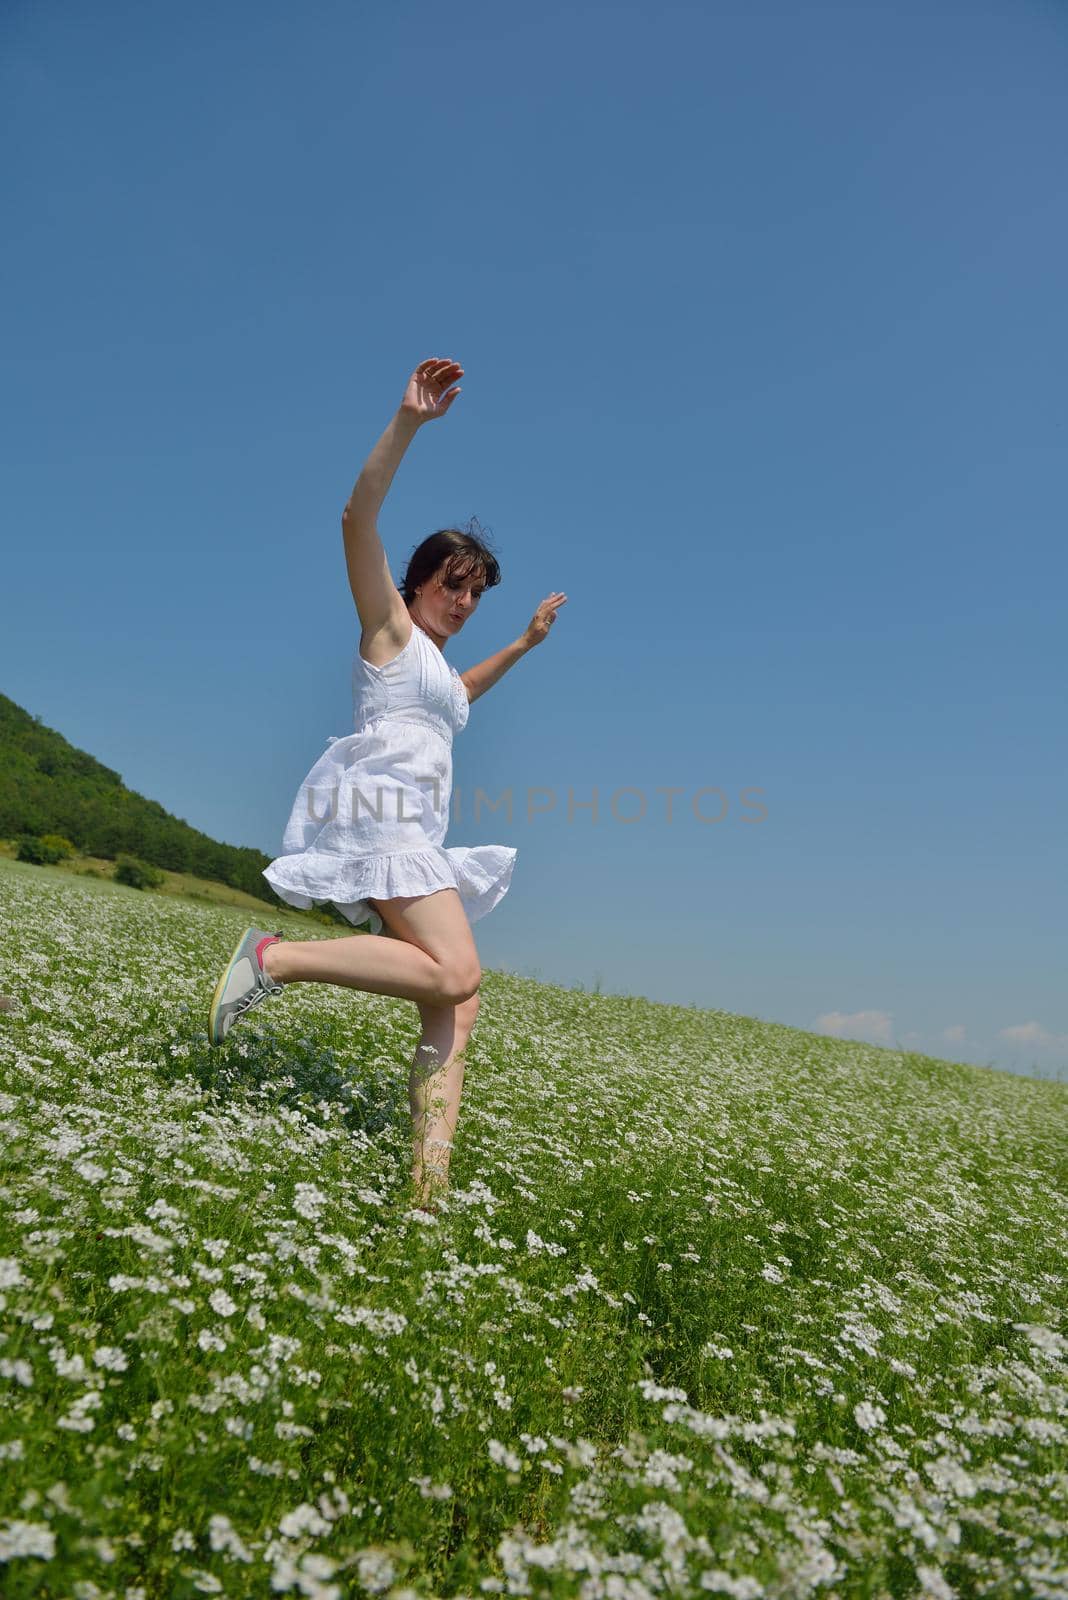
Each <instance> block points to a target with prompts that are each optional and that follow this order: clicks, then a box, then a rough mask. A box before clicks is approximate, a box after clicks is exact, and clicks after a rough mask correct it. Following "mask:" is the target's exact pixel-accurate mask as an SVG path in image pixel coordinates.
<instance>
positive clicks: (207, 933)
mask: <svg viewBox="0 0 1068 1600" xmlns="http://www.w3.org/2000/svg"><path fill="white" fill-rule="evenodd" d="M264 911H265V915H266V916H267V918H269V919H270V920H269V923H268V925H269V926H271V927H272V928H273V927H278V928H282V929H283V930H286V931H290V932H291V933H292V934H293V936H294V937H308V936H313V937H326V938H329V937H334V935H333V934H332V933H331V932H330V931H329V930H323V929H311V928H309V925H308V923H307V922H306V921H301V920H300V919H298V918H292V919H290V918H288V917H287V915H286V913H285V912H282V913H278V912H271V911H270V910H269V909H268V908H266V907H265V908H264ZM246 923H247V917H246V914H245V913H244V912H242V911H240V910H235V909H232V908H223V907H212V906H208V905H205V904H201V903H193V902H185V901H182V900H180V899H175V898H163V897H160V896H154V895H151V894H143V893H139V892H137V891H135V890H131V889H124V888H122V887H121V886H116V885H114V884H111V883H106V882H98V881H95V880H91V879H81V878H73V877H71V878H68V879H64V878H62V877H61V876H60V875H59V874H45V873H41V872H39V871H37V869H35V868H33V867H29V866H25V865H21V864H17V863H11V862H6V861H5V862H0V928H2V934H3V940H2V949H3V971H2V974H0V990H3V991H4V992H6V993H7V994H9V995H12V996H13V997H14V999H15V1007H14V1009H13V1010H12V1011H10V1012H0V1122H2V1148H3V1158H2V1170H0V1199H2V1202H3V1203H2V1208H0V1216H2V1221H0V1229H2V1237H0V1311H2V1327H0V1461H2V1463H3V1468H2V1475H0V1564H2V1565H0V1587H2V1589H3V1593H4V1595H5V1596H6V1597H8V1600H22V1597H29V1596H57V1597H58V1596H61V1595H62V1596H73V1597H75V1600H111V1597H115V1600H150V1597H151V1600H155V1597H157V1596H159V1597H164V1596H166V1597H167V1600H171V1597H177V1600H184V1597H193V1596H198V1595H203V1594H208V1595H212V1594H214V1595H225V1596H229V1597H242V1600H244V1597H253V1596H256V1597H263V1596H265V1595H268V1594H279V1593H293V1594H297V1595H305V1596H310V1597H312V1600H342V1597H343V1596H348V1595H350V1594H351V1595H364V1594H372V1595H385V1596H387V1597H393V1600H414V1597H415V1596H417V1595H419V1596H422V1595H449V1596H451V1595H458V1594H463V1595H470V1596H472V1597H477V1596H481V1595H485V1594H494V1593H505V1594H517V1595H533V1596H542V1595H546V1596H548V1595H551V1596H581V1597H583V1600H602V1597H605V1600H609V1597H611V1600H617V1597H618V1600H645V1597H647V1596H648V1597H653V1596H660V1595H665V1594H671V1595H673V1596H687V1595H694V1596H697V1595H702V1596H708V1595H709V1594H712V1595H726V1596H729V1597H733V1600H760V1597H763V1596H768V1597H789V1600H793V1597H798V1600H800V1597H804V1596H809V1595H819V1596H823V1597H827V1600H832V1597H840V1600H846V1597H850V1600H851V1597H853V1596H871V1597H881V1596H895V1597H896V1596H910V1595H923V1596H932V1597H934V1600H950V1597H953V1596H957V1595H959V1596H963V1597H967V1596H979V1595H982V1596H996V1597H999V1600H1000V1597H1004V1600H1009V1597H1010V1596H1011V1597H1014V1600H1015V1597H1018V1596H1042V1597H1054V1596H1060V1597H1063V1596H1065V1595H1066V1594H1068V1551H1066V1532H1068V1513H1066V1497H1068V1449H1066V1443H1068V1429H1066V1425H1065V1424H1066V1412H1068V1382H1066V1379H1068V1336H1066V1335H1068V1330H1066V1328H1065V1270H1066V1269H1065V1263H1066V1259H1068V1252H1066V1246H1068V1203H1066V1186H1065V1177H1066V1169H1068V1137H1066V1135H1068V1088H1066V1087H1065V1086H1064V1085H1062V1084H1056V1083H1051V1082H1044V1081H1039V1080H1035V1079H1027V1078H1021V1077H1017V1076H1014V1075H1011V1074H1007V1073H1000V1072H996V1071H992V1070H986V1069H980V1068H974V1067H966V1066H961V1065H957V1064H954V1063H949V1062H944V1061H936V1060H932V1059H929V1058H925V1057H920V1056H914V1055H902V1054H900V1053H897V1052H894V1051H890V1050H885V1049H879V1048H877V1047H874V1046H866V1045H861V1044H853V1043H848V1042H843V1041H838V1040H831V1039H827V1038H823V1037H820V1036H818V1035H814V1034H808V1033H803V1032H799V1031H797V1030H794V1029H790V1028H785V1027H776V1026H770V1025H767V1024H763V1023H758V1022H754V1021H750V1020H748V1019H746V1018H743V1017H738V1016H733V1015H730V1014H729V1013H726V1012H719V1011H698V1010H694V1009H686V1008H682V1007H678V1006H669V1005H658V1004H653V1003H650V1002H648V1001H645V1000H637V999H629V998H626V997H620V996H610V995H600V994H596V995H595V994H588V993H583V992H581V991H575V990H567V989H562V988H558V987H555V986H552V985H549V984H540V983H536V982H533V981H531V980H528V979H521V978H516V977H511V976H508V975H505V974H501V973H494V972H487V973H486V974H485V976H484V979H483V985H482V999H483V1004H482V1010H481V1013H480V1016H479V1019H478V1023H477V1025H476V1028H475V1032H474V1035H473V1037H472V1040H471V1044H470V1046H469V1048H468V1052H467V1058H468V1067H467V1078H466V1084H465V1089H464V1100H463V1107H462V1111H461V1123H460V1128H459V1132H458V1138H457V1145H456V1149H455V1152H454V1157H453V1163H452V1180H453V1181H452V1189H451V1191H450V1194H449V1197H448V1200H447V1202H446V1206H445V1209H444V1210H443V1212H442V1214H441V1215H440V1216H438V1217H436V1218H434V1217H430V1216H428V1215H425V1214H422V1213H418V1212H414V1211H412V1210H411V1209H410V1208H409V1206H408V1204H407V1198H406V1196H407V1177H408V1167H409V1158H410V1126H409V1117H408V1100H407V1073H408V1063H409V1061H410V1058H411V1055H412V1052H413V1050H414V1048H415V1044H416V1040H417V1034H418V1022H417V1013H416V1011H415V1008H414V1007H413V1006H411V1005H410V1004H409V1003H407V1002H405V1001H399V1000H393V999H390V998H387V997H384V996H377V995H368V994H363V993H360V992H358V991H354V990H343V989H337V988H331V987H328V986H296V987H293V988H291V989H288V990H287V991H286V993H285V994H284V995H283V996H281V997H279V998H278V999H274V1000H271V1001H269V1002H267V1003H266V1004H265V1005H264V1006H263V1007H261V1008H260V1010H259V1011H257V1012H256V1013H255V1014H254V1015H253V1016H252V1017H251V1018H249V1019H248V1020H246V1021H245V1022H243V1023H241V1024H239V1025H238V1027H237V1028H235V1030H234V1032H233V1033H232V1035H231V1036H230V1039H229V1040H228V1041H227V1044H226V1045H225V1046H224V1047H223V1048H221V1049H216V1050H213V1049H210V1048H209V1046H208V1044H207V1037H206V1032H205V1025H206V1014H207V1006H208V1001H209V999H210V996H211V992H212V988H213V986H214V982H215V978H216V976H217V974H218V972H219V970H220V968H221V965H222V963H223V961H224V960H225V958H226V956H227V955H228V953H229V951H230V949H231V947H232V945H233V943H234V941H235V939H236V938H237V936H238V934H239V933H240V932H241V931H242V929H243V928H244V927H245V926H246Z"/></svg>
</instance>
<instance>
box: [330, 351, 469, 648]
mask: <svg viewBox="0 0 1068 1600" xmlns="http://www.w3.org/2000/svg"><path fill="white" fill-rule="evenodd" d="M462 371H463V369H462V368H461V367H458V366H457V365H456V363H455V362H453V361H438V360H436V359H434V360H430V361H422V362H420V364H419V366H418V367H416V369H415V371H414V372H413V374H412V376H411V378H410V379H409V380H408V387H407V389H406V390H405V394H404V399H403V400H402V401H401V404H400V408H399V409H398V411H397V412H396V413H395V414H394V416H393V417H392V418H391V419H390V421H389V423H388V424H387V426H386V430H385V432H384V433H383V435H382V437H381V438H380V439H379V441H378V443H377V444H376V445H375V447H374V449H373V450H372V451H371V454H370V455H369V456H368V458H367V460H366V461H365V463H364V466H363V470H362V472H361V473H360V476H359V477H358V478H357V480H356V485H355V487H354V489H353V491H352V493H351V495H350V496H349V499H348V504H347V505H346V507H345V509H344V511H343V512H342V515H341V530H342V534H343V536H344V540H345V561H346V563H347V565H348V573H349V587H350V588H351V590H352V598H353V600H354V601H355V602H356V610H357V612H358V613H359V618H360V622H361V624H362V626H363V629H364V632H365V633H368V634H370V633H374V632H375V631H377V629H379V628H381V627H382V626H383V625H384V624H386V623H388V622H389V621H390V619H391V618H393V617H399V616H401V615H402V613H403V612H404V610H405V605H404V601H403V600H402V599H401V595H400V591H399V589H398V588H397V585H396V584H395V583H394V581H393V577H392V574H391V573H390V570H389V562H388V560H387V559H386V552H385V550H384V549H383V547H382V541H381V539H380V538H379V536H378V521H377V519H378V513H379V510H380V509H381V505H382V502H383V500H384V499H385V498H386V493H387V491H388V489H389V486H390V484H391V483H392V482H393V475H394V473H395V472H396V470H397V468H398V467H399V466H400V463H401V457H402V456H403V455H404V452H405V451H406V450H407V448H408V446H409V445H410V444H411V442H412V440H413V438H414V437H415V435H416V433H417V432H418V431H419V429H420V428H421V427H422V425H423V423H424V422H429V421H430V420H431V419H432V418H434V417H441V416H444V415H445V412H446V411H447V410H448V409H449V406H450V405H451V404H452V402H453V400H454V398H455V397H456V395H458V394H459V393H460V390H459V389H458V388H455V389H452V390H450V392H449V393H448V394H445V392H444V391H445V389H446V388H447V387H448V385H449V384H450V383H452V381H453V379H454V377H456V376H459V375H460V374H461V373H462Z"/></svg>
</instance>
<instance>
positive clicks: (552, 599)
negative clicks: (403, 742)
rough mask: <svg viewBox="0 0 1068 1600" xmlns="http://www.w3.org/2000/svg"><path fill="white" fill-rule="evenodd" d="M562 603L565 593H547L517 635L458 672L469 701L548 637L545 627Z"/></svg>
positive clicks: (563, 603) (552, 619) (549, 626)
mask: <svg viewBox="0 0 1068 1600" xmlns="http://www.w3.org/2000/svg"><path fill="white" fill-rule="evenodd" d="M566 604H567V595H566V594H564V593H563V592H562V591H557V592H556V593H555V594H551V595H549V597H548V599H547V600H543V601H542V603H541V605H540V606H539V607H538V609H537V610H536V611H535V613H534V615H533V617H532V618H531V620H530V623H529V625H528V626H527V629H526V632H525V633H524V634H523V636H522V637H521V638H519V639H515V640H514V641H513V642H512V643H511V644H506V645H505V647H504V649H503V650H498V651H497V654H496V655H495V656H487V657H486V659H485V661H480V662H479V664H478V666H477V667H468V669H467V671H466V672H461V674H460V678H461V681H462V682H463V685H464V688H465V689H466V690H467V699H468V702H469V703H470V702H471V701H472V700H477V699H478V697H479V695H480V694H485V692H486V690H487V689H492V688H493V685H494V684H495V683H496V682H497V681H498V680H499V679H500V678H503V677H504V674H505V673H506V672H507V671H508V668H509V667H514V666H515V664H516V662H517V661H518V660H519V658H520V656H525V655H526V653H527V651H528V650H533V648H534V646H535V645H536V644H541V641H542V640H543V639H545V638H547V637H548V634H549V629H550V628H551V626H552V624H553V623H554V622H555V621H556V613H557V611H558V610H559V608H560V607H561V606H562V605H566Z"/></svg>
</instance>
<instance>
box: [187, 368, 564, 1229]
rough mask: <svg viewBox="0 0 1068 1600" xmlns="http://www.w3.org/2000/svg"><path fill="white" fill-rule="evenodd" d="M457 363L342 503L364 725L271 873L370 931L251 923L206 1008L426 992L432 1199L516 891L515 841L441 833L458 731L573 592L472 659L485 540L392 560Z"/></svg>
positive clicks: (471, 538) (425, 1150)
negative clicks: (508, 901) (395, 516)
mask: <svg viewBox="0 0 1068 1600" xmlns="http://www.w3.org/2000/svg"><path fill="white" fill-rule="evenodd" d="M462 376H463V368H462V367H460V366H458V365H457V364H456V362H454V361H441V360H437V359H431V360H428V361H422V362H420V364H419V366H418V367H417V368H416V369H415V371H414V372H413V374H412V376H411V378H410V379H409V380H408V386H407V388H406V390H405V392H404V398H403V400H402V401H401V404H400V409H399V410H398V411H397V413H396V415H395V416H394V417H393V419H392V421H391V422H390V423H389V425H388V427H387V428H386V431H385V432H384V433H383V435H382V437H381V438H380V439H379V441H378V443H377V444H376V445H375V447H374V449H373V450H372V452H371V454H370V456H369V457H368V459H367V461H366V463H365V465H364V468H363V471H362V472H361V473H360V476H359V478H358V479H357V482H356V487H355V488H354V489H353V491H352V494H351V496H350V498H349V502H348V505H347V506H346V507H345V511H344V514H343V516H342V519H341V524H342V530H343V533H344V542H345V556H346V560H347V562H348V573H349V584H350V586H351V588H352V596H353V599H354V600H355V602H356V610H357V613H358V615H359V618H360V625H361V628H362V632H361V635H360V643H359V648H358V650H357V652H356V655H355V658H354V661H353V707H354V714H353V725H354V732H353V733H352V734H350V735H349V736H347V737H346V738H344V739H331V740H330V742H329V744H328V746H327V749H326V750H325V752H324V753H323V755H322V756H321V757H320V758H319V760H318V761H317V762H316V764H315V766H314V767H313V768H312V770H311V772H310V773H309V774H308V776H307V777H306V778H305V780H304V783H303V784H302V785H301V789H300V792H299V794H298V795H297V798H296V801H295V802H294V805H293V809H292V813H291V815H290V819H289V823H288V825H287V827H286V831H285V836H284V839H283V844H282V852H283V853H282V854H281V855H280V856H279V857H278V858H277V860H275V861H272V862H271V864H270V866H269V867H267V868H265V870H264V877H265V878H266V879H267V881H268V882H269V883H270V884H271V886H272V887H273V888H274V890H275V892H276V893H277V894H278V895H279V897H280V898H281V899H282V900H284V901H286V903H287V904H289V905H292V906H297V907H298V908H300V909H307V908H308V907H309V906H311V905H314V904H316V903H322V902H325V901H331V902H332V903H333V904H334V905H335V906H337V908H338V910H339V911H340V912H341V913H342V914H343V915H344V916H345V917H346V918H347V919H348V921H350V922H351V923H353V924H354V925H357V924H360V923H363V922H366V923H368V924H369V926H370V929H371V932H370V934H369V935H366V934H365V935H361V936H354V937H351V938H343V939H311V940H304V941H296V942H294V941H291V940H283V939H282V937H281V935H280V934H274V935H272V934H267V933H265V932H264V931H263V929H262V928H257V927H252V928H249V930H248V932H247V933H246V934H245V935H244V937H243V938H242V939H241V940H240V942H239V943H238V945H237V948H236V949H235V950H234V953H233V955H232V956H231V958H230V961H229V964H228V966H227V967H226V969H225V970H224V972H223V974H222V976H221V977H220V979H219V982H218V984H217V985H216V989H215V995H214V998H213V1000H212V1004H211V1011H210V1016H209V1021H208V1033H209V1037H210V1038H211V1041H212V1043H213V1044H220V1043H221V1042H222V1041H223V1039H224V1038H225V1037H226V1034H227V1033H228V1031H229V1029H230V1027H231V1026H232V1025H233V1023H234V1022H235V1021H237V1020H238V1018H240V1017H242V1016H245V1015H246V1014H247V1013H248V1011H250V1010H251V1009H252V1007H253V1006H255V1005H257V1004H259V1002H260V1001H261V1000H263V999H265V998H266V997H267V996H268V995H272V994H281V993H282V989H283V988H284V986H285V985H286V984H287V983H339V984H344V985H347V986H348V987H349V988H353V989H365V990H369V991H371V992H372V993H375V994H388V995H395V996H398V997H399V998H401V999H405V1000H413V1001H414V1002H415V1004H416V1005H417V1006H418V1007H419V1015H420V1018H421V1020H422V1034H421V1037H420V1040H419V1045H418V1047H417V1049H416V1052H415V1059H414V1061H413V1063H412V1071H411V1078H410V1081H409V1100H410V1103H411V1109H412V1183H413V1187H414V1189H415V1193H416V1203H417V1204H419V1205H420V1206H422V1207H423V1208H430V1207H431V1205H432V1201H433V1196H434V1195H436V1194H439V1193H441V1192H442V1191H443V1190H445V1189H446V1188H447V1187H448V1173H449V1152H450V1151H451V1149H452V1145H453V1135H454V1133H455V1129H456V1123H457V1118H458V1114H459V1108H460V1093H461V1090H462V1088H463V1079H464V1049H465V1046H466V1044H467V1041H468V1039H469V1037H470V1034H471V1029H472V1027H473V1026H474V1022H475V1018H476V1016H477V1015H478V1007H479V995H478V989H479V984H480V982H481V979H482V969H481V967H480V965H479V959H478V951H477V950H476V948H475V942H474V939H473V938H472V935H471V927H470V924H471V923H472V922H476V921H477V920H478V918H479V917H482V916H485V915H486V913H487V912H489V911H492V909H493V907H494V906H495V905H496V904H497V902H498V900H500V898H501V896H502V895H504V894H505V893H506V892H507V889H508V885H509V882H510V880H511V876H512V868H513V866H514V864H515V857H516V851H515V850H514V849H513V848H511V847H510V846H506V845H476V846H473V847H471V848H466V847H461V846H452V847H449V848H446V847H445V845H444V839H445V832H446V828H447V826H448V818H449V807H450V803H451V794H452V738H453V734H454V733H458V732H460V731H461V729H462V728H463V727H464V726H465V724H466V722H467V718H468V711H469V707H470V703H471V701H473V700H476V699H477V698H478V697H479V695H482V694H485V692H486V690H487V689H489V688H491V687H492V686H493V685H494V684H495V683H496V682H497V681H498V680H499V679H500V678H501V677H502V676H503V674H504V673H505V672H507V671H508V669H509V667H512V666H514V665H515V663H516V662H517V661H518V660H519V658H520V657H521V656H523V655H525V654H526V653H527V651H528V650H531V649H533V648H534V646H535V645H538V644H541V643H542V641H543V640H544V639H545V638H547V637H548V634H549V631H550V629H551V627H552V625H553V623H554V621H555V620H556V614H557V612H558V610H559V608H560V607H561V606H562V605H563V604H564V603H565V602H566V600H567V596H566V594H564V593H562V592H556V593H554V594H551V595H549V596H548V597H547V598H546V599H545V600H543V601H542V602H541V604H540V605H539V606H538V608H537V610H536V611H535V613H534V616H533V617H532V618H531V620H530V622H529V624H528V625H527V628H526V630H525V631H524V633H523V634H522V635H521V637H520V638H518V639H516V640H515V641H514V642H513V643H511V644H508V645H505V647H504V649H503V650H499V651H498V652H497V653H496V655H492V656H490V657H488V659H487V660H485V661H483V662H481V663H480V664H479V665H478V666H476V667H470V668H468V670H467V671H466V672H465V673H463V674H460V673H458V672H457V671H456V669H455V668H454V667H450V666H449V665H448V664H447V663H446V661H445V659H444V650H445V646H446V645H447V644H448V642H449V640H450V639H452V638H453V637H454V636H455V635H456V634H458V633H459V632H460V630H461V629H462V628H463V626H464V623H465V622H466V621H467V619H468V618H469V617H470V615H471V613H472V612H473V611H474V610H475V607H476V606H477V605H478V604H479V601H480V600H481V598H482V594H483V592H484V591H485V590H486V589H488V588H493V587H494V586H495V585H497V584H499V583H500V568H499V566H498V564H497V561H496V559H495V557H494V556H493V554H492V552H491V551H490V549H489V548H488V546H487V545H486V543H485V541H484V540H483V539H482V538H480V537H479V536H478V535H477V534H476V533H474V532H473V531H471V530H470V529H467V530H461V529H457V528H444V529H441V530H440V531H439V532H437V533H433V534H431V535H430V536H429V537H428V538H426V539H424V540H423V542H422V544H420V545H419V546H418V547H417V549H416V550H415V551H414V553H413V555H412V557H411V559H410V560H409V562H408V569H407V572H406V574H405V578H404V583H403V586H402V589H401V590H398V589H397V588H396V586H395V584H394V582H393V580H392V578H391V576H390V570H389V563H388V561H387V559H386V554H385V551H384V549H383V548H382V542H381V540H380V539H379V536H378V529H377V526H376V519H377V515H378V511H379V508H380V506H381V504H382V501H383V500H384V499H385V496H386V492H387V490H388V489H389V486H390V484H391V483H392V481H393V475H394V473H395V472H396V470H397V467H398V466H399V464H400V460H401V457H402V456H403V455H404V452H405V450H406V449H407V448H408V445H409V444H410V443H411V441H412V439H413V438H414V436H415V434H416V433H417V432H418V430H419V429H420V428H421V427H422V425H423V424H424V423H425V422H433V421H435V420H437V419H438V418H439V417H444V416H445V415H446V413H447V412H448V410H449V408H450V406H451V405H452V404H453V402H454V400H455V399H456V396H457V395H458V394H459V393H460V388H459V386H458V384H457V380H458V379H459V378H460V377H462Z"/></svg>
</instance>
